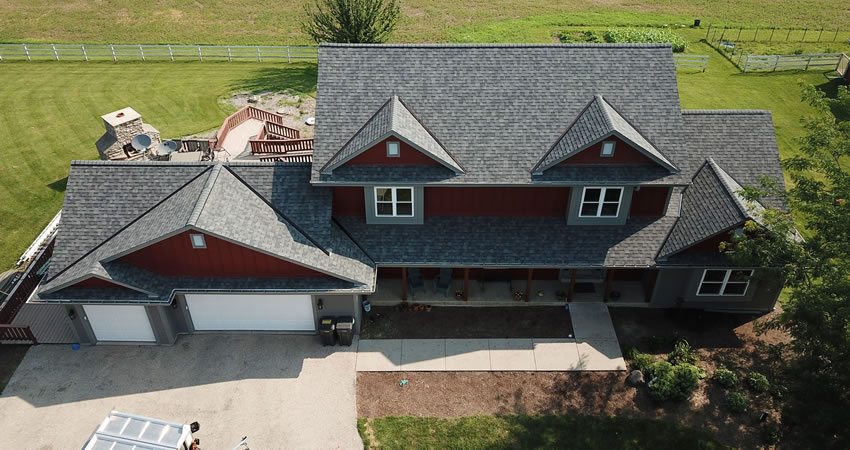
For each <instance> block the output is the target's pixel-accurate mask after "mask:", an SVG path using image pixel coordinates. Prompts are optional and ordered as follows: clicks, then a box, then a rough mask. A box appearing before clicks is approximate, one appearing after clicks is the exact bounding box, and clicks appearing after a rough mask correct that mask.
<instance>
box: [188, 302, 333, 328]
mask: <svg viewBox="0 0 850 450" xmlns="http://www.w3.org/2000/svg"><path fill="white" fill-rule="evenodd" d="M186 303H187V304H188V305H189V314H190V315H191V316H192V324H193V325H194V326H195V330H198V331H314V330H315V329H316V320H315V319H314V318H313V301H312V299H311V297H310V296H309V295H251V294H186Z"/></svg>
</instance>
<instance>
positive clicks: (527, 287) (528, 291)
mask: <svg viewBox="0 0 850 450" xmlns="http://www.w3.org/2000/svg"><path fill="white" fill-rule="evenodd" d="M533 273H534V269H528V279H527V280H525V301H530V300H531V275H532V274H533Z"/></svg>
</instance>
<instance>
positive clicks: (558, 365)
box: [356, 303, 626, 372]
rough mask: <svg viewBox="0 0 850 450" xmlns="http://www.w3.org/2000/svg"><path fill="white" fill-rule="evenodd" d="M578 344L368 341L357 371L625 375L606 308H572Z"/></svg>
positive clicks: (551, 341)
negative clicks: (601, 372)
mask: <svg viewBox="0 0 850 450" xmlns="http://www.w3.org/2000/svg"><path fill="white" fill-rule="evenodd" d="M570 316H571V318H572V321H573V330H574V331H575V336H576V337H575V339H543V338H535V339H364V340H361V341H360V343H359V345H358V348H357V365H356V368H357V371H358V372H393V371H408V372H416V371H427V372H442V371H571V370H573V371H574V370H587V371H598V370H625V369H626V364H625V361H624V360H623V355H622V353H621V352H620V344H619V342H618V341H617V334H616V332H615V331H614V325H613V324H612V322H611V316H610V315H609V314H608V307H607V306H605V305H604V304H601V303H583V304H575V305H571V306H570Z"/></svg>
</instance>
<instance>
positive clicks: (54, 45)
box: [50, 44, 59, 61]
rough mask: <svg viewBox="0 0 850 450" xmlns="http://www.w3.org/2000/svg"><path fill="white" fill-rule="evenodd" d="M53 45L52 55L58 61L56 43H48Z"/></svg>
mask: <svg viewBox="0 0 850 450" xmlns="http://www.w3.org/2000/svg"><path fill="white" fill-rule="evenodd" d="M50 46H51V47H53V56H55V57H56V61H59V53H56V44H50Z"/></svg>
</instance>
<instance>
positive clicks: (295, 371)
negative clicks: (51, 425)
mask: <svg viewBox="0 0 850 450" xmlns="http://www.w3.org/2000/svg"><path fill="white" fill-rule="evenodd" d="M355 350H356V344H355V346H351V347H345V346H333V347H325V346H322V345H321V343H320V341H319V337H318V336H314V335H309V336H307V335H303V336H294V335H270V334H238V335H237V334H217V335H212V334H197V335H185V336H180V337H179V338H178V340H177V342H176V343H175V345H171V346H150V345H97V346H84V347H82V348H80V349H79V350H77V351H74V350H73V349H72V348H71V346H66V345H44V344H43V345H38V346H34V347H32V348H30V350H29V352H28V353H27V355H26V357H25V358H24V360H23V361H22V362H21V364H20V365H19V366H18V369H17V370H16V372H15V374H14V375H13V377H12V379H11V380H10V382H9V384H8V385H7V386H6V388H5V390H4V391H3V394H2V397H0V399H2V398H7V397H17V398H20V399H21V400H24V401H26V402H27V403H29V404H31V405H33V406H35V407H37V408H39V407H45V406H51V405H58V404H69V403H75V402H80V401H86V400H95V399H102V398H111V397H119V396H125V395H133V394H144V393H152V392H160V391H167V390H171V389H180V388H188V387H193V386H201V385H208V384H215V383H226V382H232V381H240V380H249V379H280V378H289V379H294V378H298V377H299V376H300V375H301V374H302V372H303V371H304V370H305V368H308V370H310V373H311V376H315V374H316V373H323V372H335V371H336V372H337V373H338V372H339V368H340V367H350V370H351V373H352V374H353V373H354V367H353V361H354V360H353V356H354V355H346V354H347V353H353V352H354V351H355ZM329 381H330V380H329Z"/></svg>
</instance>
